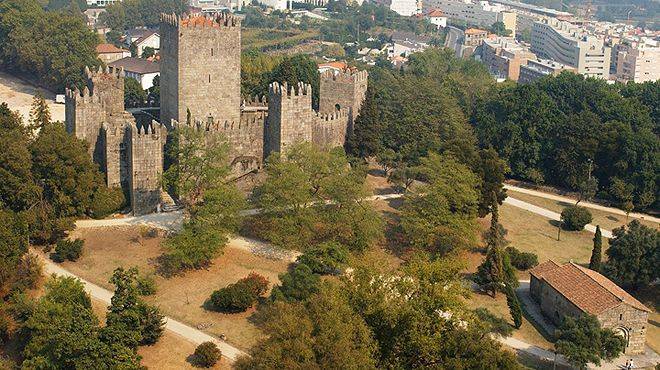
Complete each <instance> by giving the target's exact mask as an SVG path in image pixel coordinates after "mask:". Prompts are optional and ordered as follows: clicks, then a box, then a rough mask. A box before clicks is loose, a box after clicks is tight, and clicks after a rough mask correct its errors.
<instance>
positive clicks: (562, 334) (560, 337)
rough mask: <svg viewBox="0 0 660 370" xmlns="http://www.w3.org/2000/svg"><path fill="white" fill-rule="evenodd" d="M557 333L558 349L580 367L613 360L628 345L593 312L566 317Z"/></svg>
mask: <svg viewBox="0 0 660 370" xmlns="http://www.w3.org/2000/svg"><path fill="white" fill-rule="evenodd" d="M555 336H556V337H557V342H556V343H555V347H556V348H557V352H558V353H561V354H562V355H564V356H565V357H566V358H567V359H568V361H569V362H570V363H571V364H573V365H574V366H576V367H578V368H580V369H586V367H587V364H588V363H590V362H591V363H594V364H596V365H597V366H600V360H601V359H604V360H607V361H610V360H612V359H614V358H616V357H618V356H619V355H620V354H621V353H622V352H623V350H624V348H625V341H624V339H623V338H622V337H621V336H618V335H616V334H615V333H614V332H613V331H612V330H610V329H602V328H601V326H600V323H599V322H598V319H597V318H596V317H595V316H592V315H582V316H580V317H577V318H573V317H571V316H567V317H565V318H564V321H563V323H562V325H561V326H560V327H559V329H558V330H557V332H556V334H555Z"/></svg>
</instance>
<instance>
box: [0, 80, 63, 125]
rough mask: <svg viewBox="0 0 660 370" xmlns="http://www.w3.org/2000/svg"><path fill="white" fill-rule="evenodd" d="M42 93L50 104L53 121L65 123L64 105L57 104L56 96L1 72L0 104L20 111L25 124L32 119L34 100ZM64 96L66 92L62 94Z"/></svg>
mask: <svg viewBox="0 0 660 370" xmlns="http://www.w3.org/2000/svg"><path fill="white" fill-rule="evenodd" d="M38 92H40V93H41V94H42V95H43V96H44V97H45V98H46V103H48V108H50V116H51V118H52V120H53V121H62V122H64V104H56V103H55V94H53V93H52V92H50V91H48V90H45V89H41V88H38V87H34V86H32V85H30V84H27V83H25V82H24V81H22V80H21V79H19V78H16V77H14V76H12V75H10V74H7V73H4V72H0V103H2V102H5V103H7V105H8V106H9V109H11V110H12V111H18V112H19V113H20V115H21V116H23V122H27V120H28V119H29V118H30V108H31V106H32V98H33V97H34V96H35V95H36V94H37V93H38ZM61 93H62V94H64V92H61Z"/></svg>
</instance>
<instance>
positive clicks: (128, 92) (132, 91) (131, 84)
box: [124, 77, 147, 108]
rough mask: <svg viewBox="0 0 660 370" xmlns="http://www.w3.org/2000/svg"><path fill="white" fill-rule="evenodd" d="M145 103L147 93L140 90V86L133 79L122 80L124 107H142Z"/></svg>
mask: <svg viewBox="0 0 660 370" xmlns="http://www.w3.org/2000/svg"><path fill="white" fill-rule="evenodd" d="M146 101H147V93H146V92H145V91H144V90H143V89H142V85H140V83H139V82H138V80H136V79H134V78H130V77H128V78H125V79H124V105H125V106H126V107H127V108H136V107H142V106H144V104H145V102H146Z"/></svg>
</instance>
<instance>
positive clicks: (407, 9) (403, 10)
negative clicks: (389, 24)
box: [390, 0, 419, 17]
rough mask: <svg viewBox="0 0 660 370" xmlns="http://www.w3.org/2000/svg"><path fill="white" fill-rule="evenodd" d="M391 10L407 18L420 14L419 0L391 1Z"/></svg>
mask: <svg viewBox="0 0 660 370" xmlns="http://www.w3.org/2000/svg"><path fill="white" fill-rule="evenodd" d="M390 10H392V11H393V12H395V13H397V14H399V15H403V16H405V17H410V16H412V15H415V14H417V13H419V8H418V7H417V0H390Z"/></svg>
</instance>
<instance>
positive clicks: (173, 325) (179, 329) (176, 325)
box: [37, 254, 246, 362]
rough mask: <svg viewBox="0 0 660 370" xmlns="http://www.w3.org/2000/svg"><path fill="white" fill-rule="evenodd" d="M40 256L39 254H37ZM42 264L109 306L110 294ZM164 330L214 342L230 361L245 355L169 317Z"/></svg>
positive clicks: (198, 341) (52, 265) (197, 341)
mask: <svg viewBox="0 0 660 370" xmlns="http://www.w3.org/2000/svg"><path fill="white" fill-rule="evenodd" d="M37 255H39V256H40V254H37ZM41 259H42V261H43V263H44V271H45V272H46V273H47V274H56V275H60V276H71V277H75V278H78V279H80V281H81V282H82V283H83V284H84V286H85V291H87V293H89V295H90V296H91V297H92V298H95V299H98V300H100V301H102V302H104V303H106V304H110V300H111V298H112V294H113V293H112V292H111V291H109V290H107V289H104V288H101V287H100V286H98V285H96V284H92V283H90V282H89V281H86V280H84V279H82V278H80V277H78V276H76V275H74V274H72V273H70V272H69V271H67V270H65V269H63V268H62V267H61V266H59V265H57V264H55V263H53V262H52V261H50V260H49V259H46V258H43V257H41ZM165 321H166V323H165V329H167V330H169V331H171V332H173V333H175V334H177V335H179V336H181V337H183V338H185V339H187V340H189V341H190V342H192V343H194V344H196V345H198V344H201V343H203V342H209V341H210V342H214V343H215V344H216V345H217V346H218V348H219V349H220V351H222V355H223V356H224V357H226V358H227V359H229V360H230V361H232V362H233V361H235V360H236V359H237V358H238V357H240V356H243V355H246V353H245V352H243V351H241V350H239V349H238V348H236V347H234V346H232V345H230V344H229V343H227V342H225V341H222V340H219V339H217V338H215V337H213V336H211V335H208V334H206V333H204V332H202V331H200V330H197V329H195V328H193V327H190V326H188V325H186V324H184V323H181V322H179V321H177V320H174V319H172V318H170V317H165Z"/></svg>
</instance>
